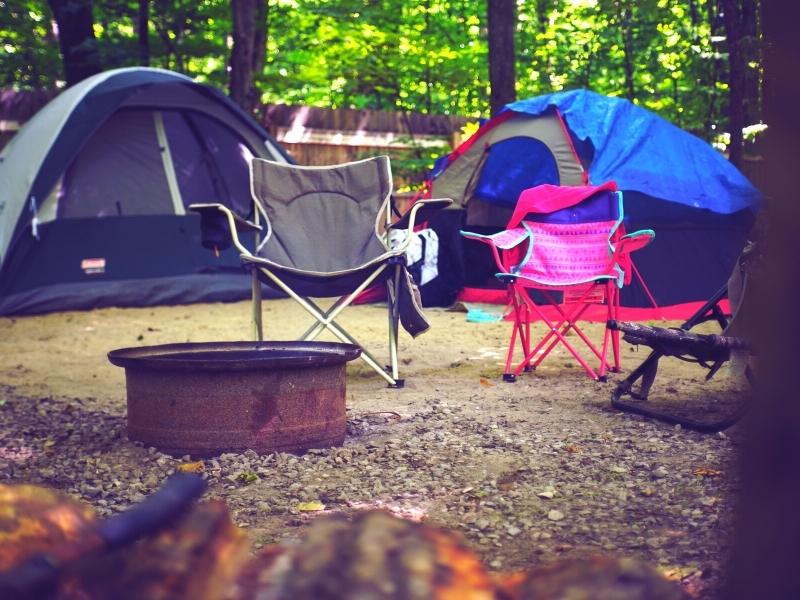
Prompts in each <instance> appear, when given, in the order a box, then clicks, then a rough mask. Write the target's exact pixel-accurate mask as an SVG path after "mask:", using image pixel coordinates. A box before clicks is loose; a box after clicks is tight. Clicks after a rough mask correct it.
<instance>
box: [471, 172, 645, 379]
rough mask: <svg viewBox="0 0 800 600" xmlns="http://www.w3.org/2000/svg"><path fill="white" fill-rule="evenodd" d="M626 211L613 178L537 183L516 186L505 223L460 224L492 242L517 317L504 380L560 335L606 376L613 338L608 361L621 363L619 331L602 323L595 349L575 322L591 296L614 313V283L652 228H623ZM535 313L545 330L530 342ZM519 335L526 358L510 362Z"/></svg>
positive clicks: (627, 274)
mask: <svg viewBox="0 0 800 600" xmlns="http://www.w3.org/2000/svg"><path fill="white" fill-rule="evenodd" d="M623 217H624V211H623V203H622V192H620V191H618V190H617V185H616V183H615V182H613V181H610V182H607V183H604V184H602V185H598V186H555V185H540V186H537V187H534V188H530V189H527V190H524V191H523V192H522V194H520V197H519V199H518V200H517V205H516V208H515V209H514V213H513V214H512V216H511V220H510V221H509V222H508V225H507V226H506V227H507V228H506V229H505V230H504V231H501V232H499V233H495V234H493V235H480V234H476V233H471V232H466V231H462V232H461V233H462V235H464V236H465V237H466V238H468V239H472V240H477V241H480V242H483V243H486V244H488V245H489V246H490V247H491V249H492V253H493V255H494V259H495V262H496V264H497V268H498V269H499V272H498V273H497V274H496V277H497V278H498V279H499V280H500V281H502V282H503V283H504V284H505V285H506V288H507V290H508V296H509V304H510V306H511V307H512V309H513V317H514V325H513V328H512V330H511V340H510V343H509V347H508V354H507V357H506V364H505V369H504V372H503V379H504V380H505V381H509V382H513V381H515V380H516V378H517V376H518V375H519V374H520V373H521V372H522V371H528V370H531V369H535V368H536V367H538V366H539V364H540V363H541V362H542V361H543V360H544V359H545V357H547V355H548V354H550V352H551V351H552V350H553V349H554V348H555V347H556V346H557V345H558V344H559V343H561V344H562V345H563V346H564V347H565V348H566V349H567V350H568V351H569V353H570V354H572V356H574V357H575V359H576V360H577V361H578V362H579V363H580V365H581V366H582V367H583V369H584V370H585V371H586V373H587V374H588V375H589V377H591V378H592V379H594V380H596V381H605V379H606V369H607V368H608V360H607V356H608V346H609V341H610V342H611V348H612V352H613V358H614V362H613V367H611V368H612V370H614V371H618V370H619V366H620V357H619V332H618V331H615V330H611V329H609V328H608V327H606V328H605V330H604V332H603V341H602V346H601V349H600V350H598V349H597V347H596V346H595V344H593V343H592V341H591V340H590V339H589V337H588V336H587V335H586V334H585V333H584V332H583V331H582V330H581V328H580V327H579V326H578V324H577V322H578V320H579V319H580V318H581V317H582V316H583V314H584V313H585V312H586V310H587V309H588V308H589V307H590V306H591V305H592V304H601V305H604V306H605V307H606V321H608V320H609V319H615V318H616V317H617V310H618V308H619V290H620V288H621V287H622V286H623V285H625V284H627V283H630V279H631V271H632V269H631V262H630V253H631V252H633V251H635V250H638V249H640V248H643V247H644V246H646V245H647V244H649V243H650V242H651V241H652V240H653V238H654V236H655V233H653V231H652V230H649V229H645V230H641V231H637V232H635V233H630V234H626V233H625V230H624V226H623V222H622V221H623ZM532 290H535V291H536V292H535V293H533V294H532V293H531V292H532ZM534 297H535V298H536V301H534ZM544 305H548V306H551V307H552V308H551V309H549V310H547V309H545V306H544ZM548 315H549V316H548ZM554 315H555V316H554ZM536 317H538V318H539V319H541V321H542V322H543V323H544V324H545V325H546V327H547V330H548V331H547V333H546V335H545V336H544V337H543V338H542V340H541V341H539V342H538V344H536V346H534V347H531V346H532V343H531V322H532V320H534V318H536ZM570 330H572V331H573V332H574V333H575V334H576V336H577V340H580V341H581V342H583V344H584V345H585V346H586V349H588V350H589V351H590V352H591V354H592V355H594V357H596V358H597V359H599V361H600V364H599V367H598V368H597V370H595V369H594V368H592V367H591V366H590V365H589V363H588V362H587V360H586V359H585V358H584V357H583V355H582V354H581V353H580V352H579V351H578V349H577V348H576V347H575V345H574V343H573V342H571V341H570V340H568V339H567V337H566V336H567V333H569V331H570ZM518 340H519V342H520V344H521V346H522V351H523V358H522V360H521V361H520V362H519V363H518V364H517V365H516V366H515V367H512V362H513V358H514V350H515V347H516V345H517V341H518ZM577 340H575V342H577ZM586 349H584V352H585V351H586Z"/></svg>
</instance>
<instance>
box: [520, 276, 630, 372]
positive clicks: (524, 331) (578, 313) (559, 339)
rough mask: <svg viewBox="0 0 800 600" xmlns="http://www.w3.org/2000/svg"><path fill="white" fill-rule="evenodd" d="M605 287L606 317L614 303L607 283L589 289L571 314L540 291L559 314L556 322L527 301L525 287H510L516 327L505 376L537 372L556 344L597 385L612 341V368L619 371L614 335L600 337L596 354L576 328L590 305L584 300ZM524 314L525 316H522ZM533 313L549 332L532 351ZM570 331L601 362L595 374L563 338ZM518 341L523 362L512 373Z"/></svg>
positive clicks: (597, 284)
mask: <svg viewBox="0 0 800 600" xmlns="http://www.w3.org/2000/svg"><path fill="white" fill-rule="evenodd" d="M600 285H605V286H606V288H607V289H606V299H607V303H608V307H609V314H614V313H613V303H614V302H615V299H616V295H615V290H614V288H613V285H608V283H607V282H603V283H595V284H593V285H591V286H588V287H587V288H586V289H585V290H584V291H583V293H582V295H581V296H580V298H579V299H578V301H577V302H576V303H575V306H574V308H573V309H572V310H571V311H566V310H564V309H563V308H562V307H561V305H559V304H558V303H557V302H556V301H555V299H554V298H553V296H552V295H551V294H550V292H549V291H548V290H546V289H540V290H539V291H540V292H541V293H542V294H543V295H544V297H545V299H546V300H547V301H548V305H549V306H552V307H553V308H554V309H555V310H556V312H557V313H558V318H557V319H550V318H548V317H547V315H546V314H545V313H544V312H543V311H542V310H541V309H540V308H539V306H538V305H537V304H536V303H535V302H534V301H533V299H532V298H531V297H530V294H529V293H528V291H527V286H521V285H518V284H516V283H514V284H511V286H510V287H511V289H512V290H513V296H512V307H513V308H514V311H515V313H516V315H515V316H516V319H515V321H516V323H515V327H514V329H513V330H512V337H511V343H510V346H509V353H508V356H507V357H506V373H511V374H512V375H513V377H516V376H518V375H519V374H520V373H521V372H522V371H525V370H529V369H531V368H533V369H536V368H537V367H538V366H539V365H540V364H541V363H542V361H543V360H544V359H545V358H546V357H547V356H548V355H549V354H550V353H551V352H552V351H553V349H554V348H555V347H556V346H557V345H558V344H559V343H561V344H563V345H564V347H565V348H566V349H567V351H569V353H570V354H572V356H573V357H574V358H575V359H576V360H577V361H578V363H579V364H580V365H581V366H582V367H583V369H584V371H586V373H587V374H588V375H589V376H590V377H591V378H592V379H594V380H596V381H600V380H602V379H604V377H605V372H606V368H607V364H608V362H607V356H608V342H609V339H611V341H612V346H613V348H614V350H615V351H614V368H615V369H616V368H619V350H618V343H615V342H616V340H615V339H614V332H609V331H608V330H606V331H605V332H604V335H603V345H602V350H598V349H597V347H596V346H595V344H594V343H593V342H592V340H591V339H589V337H588V336H587V335H586V333H585V332H584V331H583V330H582V329H581V328H580V327H579V326H578V324H577V321H578V320H579V319H580V318H581V317H582V316H583V314H584V312H586V310H587V309H588V308H589V306H590V304H589V303H587V302H585V300H586V299H587V298H588V297H590V296H591V294H592V293H594V292H595V290H596V289H597V287H598V286H600ZM523 311H524V314H523ZM531 311H532V312H534V313H535V314H536V315H537V316H538V317H539V319H540V320H541V321H542V322H543V323H544V324H545V326H546V327H547V329H548V332H547V334H546V335H545V336H544V337H543V338H542V339H541V340H540V341H539V343H538V344H537V345H536V346H535V347H534V348H533V349H530V333H529V332H530V313H531ZM570 330H572V331H574V332H575V334H576V335H577V336H578V337H579V338H580V339H581V341H582V342H583V343H584V344H585V345H586V347H587V348H588V349H589V350H590V351H591V353H592V354H593V355H594V356H595V357H596V358H597V359H598V360H599V361H600V367H599V369H598V370H595V369H593V368H592V367H591V366H590V365H589V363H588V362H587V361H586V359H585V358H584V357H583V356H582V355H581V353H580V352H579V351H578V349H577V348H575V346H574V345H573V344H572V343H570V341H569V340H568V339H567V338H566V335H567V334H568V333H569V332H570ZM517 338H519V339H520V341H521V342H522V345H523V359H522V361H521V362H520V363H519V364H518V365H517V367H516V368H514V370H513V372H512V370H511V369H512V367H511V363H512V360H513V352H514V348H515V345H516V339H517Z"/></svg>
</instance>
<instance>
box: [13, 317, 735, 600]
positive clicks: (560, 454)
mask: <svg viewBox="0 0 800 600" xmlns="http://www.w3.org/2000/svg"><path fill="white" fill-rule="evenodd" d="M265 317H266V322H267V332H268V335H269V337H270V338H272V339H291V338H292V337H294V335H296V333H297V331H298V330H302V329H303V328H304V327H303V325H304V324H305V321H304V319H302V315H301V314H300V313H299V312H297V309H296V308H295V307H294V306H293V305H292V304H290V303H289V302H288V301H272V302H269V303H268V304H267V310H266V314H265ZM247 318H248V305H247V304H246V303H238V304H234V305H197V306H189V307H164V308H157V309H103V310H98V311H91V312H74V313H62V314H58V315H46V316H41V317H28V318H18V319H0V482H3V483H9V482H28V483H31V482H32V483H40V484H44V485H48V486H52V487H56V488H58V489H61V490H64V491H67V492H68V493H70V494H73V495H75V496H76V497H79V498H82V499H83V500H85V501H87V502H89V503H90V504H92V505H93V506H94V507H95V508H96V509H97V510H98V511H99V513H100V514H106V515H107V514H111V513H114V512H116V511H119V510H121V509H124V508H125V507H127V506H130V505H131V504H132V503H135V502H138V501H140V500H141V499H142V498H143V497H144V496H146V495H147V494H149V493H150V492H152V491H154V490H155V489H156V488H158V486H159V485H160V484H161V482H162V481H163V479H164V478H165V477H166V476H167V475H169V474H170V473H172V472H174V471H175V470H176V469H178V468H179V467H181V466H182V465H183V468H189V469H201V468H202V469H203V472H204V473H205V475H206V476H207V478H208V482H209V484H210V485H209V490H208V492H207V495H208V496H209V497H217V498H223V499H224V500H225V501H226V502H227V504H228V506H229V507H230V509H231V512H232V515H233V517H234V520H235V521H236V522H237V524H239V525H240V526H241V527H245V528H247V530H248V531H250V534H251V537H252V540H253V542H254V544H255V546H256V547H261V546H263V545H266V544H270V543H273V542H275V541H279V540H281V539H283V538H286V537H295V536H298V535H299V534H300V533H301V532H302V531H303V529H304V528H305V527H306V525H307V523H308V522H309V521H310V520H311V519H313V518H314V517H315V516H316V515H318V514H320V513H321V512H330V511H346V512H349V511H355V510H359V509H364V508H373V507H376V506H377V507H384V508H386V509H388V510H390V511H392V512H394V513H395V514H399V515H402V516H405V517H408V518H413V519H427V520H429V521H431V522H434V523H437V524H442V525H446V526H449V527H452V528H454V529H456V530H458V531H460V532H461V533H462V534H464V535H465V537H466V538H467V539H468V540H469V542H470V543H471V544H472V546H473V547H474V548H475V550H477V551H478V552H479V553H480V554H481V556H482V558H483V559H484V561H485V562H486V564H488V565H490V567H491V568H493V569H496V570H509V569H517V568H522V567H525V566H527V565H530V564H533V563H540V562H545V561H548V560H552V559H553V558H556V557H558V556H576V555H581V554H588V553H597V552H610V553H616V554H620V555H623V556H630V557H634V558H638V559H642V560H645V561H648V562H650V563H652V564H656V565H658V566H659V567H660V568H662V569H663V570H664V571H666V572H667V573H668V574H669V575H670V576H672V577H674V578H684V579H685V582H686V584H687V586H688V587H689V588H691V589H692V590H694V591H695V592H697V591H698V590H699V593H700V594H701V595H702V597H709V596H713V595H714V592H716V591H717V590H718V589H719V586H720V582H721V577H722V573H721V565H723V564H724V562H725V560H726V554H727V550H728V536H729V534H730V531H731V506H732V503H733V495H734V493H735V490H736V486H737V480H736V471H735V464H734V463H735V449H736V446H737V440H738V437H739V434H738V432H737V430H736V429H733V430H730V431H729V432H727V434H715V435H707V434H706V435H704V434H698V433H694V432H690V431H685V430H682V429H680V428H675V427H671V426H667V425H664V424H659V423H653V422H649V421H646V420H643V419H641V418H639V417H636V416H631V415H623V414H619V413H616V412H614V411H612V410H611V409H610V408H609V407H608V396H609V393H610V390H611V386H612V385H613V381H612V382H611V383H607V384H598V383H595V382H592V381H590V380H589V379H588V378H587V377H585V375H584V374H583V373H582V371H581V370H580V369H579V368H576V367H575V366H574V365H573V362H572V361H571V360H570V359H568V357H567V356H565V355H564V354H563V353H562V354H556V355H555V356H553V357H551V358H549V359H548V360H547V361H546V362H545V363H544V364H543V366H542V367H541V368H540V369H539V370H537V371H536V372H535V373H529V374H526V375H525V376H523V377H521V378H520V380H519V381H518V382H517V383H515V384H506V383H503V382H502V381H501V380H500V374H501V373H502V364H501V361H502V353H503V346H504V342H505V338H506V335H507V334H508V329H509V324H508V323H498V324H470V323H466V322H465V318H464V314H463V313H458V312H447V311H431V312H430V318H431V321H432V324H433V330H432V331H431V332H429V333H427V334H425V335H424V336H422V337H420V338H418V339H417V340H413V341H412V340H411V339H410V338H407V337H405V338H402V340H401V356H402V357H404V360H403V363H404V365H403V369H404V373H403V375H404V376H405V377H406V378H407V381H408V385H407V387H406V388H405V389H403V390H390V389H386V388H385V387H384V385H383V383H382V382H381V380H379V379H378V378H377V376H374V375H370V373H369V371H368V370H367V369H366V367H363V366H361V365H360V364H352V365H351V366H350V367H348V374H349V377H348V399H347V401H348V415H349V421H348V437H347V441H346V443H345V445H344V446H343V447H340V448H334V449H327V450H312V451H310V452H308V453H307V454H305V455H303V456H294V455H288V454H269V455H263V456H259V455H257V454H255V453H254V452H251V451H248V452H245V453H244V454H224V455H221V456H219V457H217V458H213V459H206V460H204V461H203V462H202V464H199V463H195V462H194V461H192V460H191V458H190V457H188V456H186V457H170V456H167V455H164V454H161V453H160V452H158V451H157V450H156V449H154V448H146V447H142V446H141V445H139V444H137V443H132V442H130V441H128V439H127V437H126V431H125V390H124V376H123V372H122V370H121V369H117V368H115V367H112V366H110V365H109V364H108V363H107V362H106V358H105V354H106V353H107V352H108V350H110V349H113V348H116V347H122V346H130V345H144V344H155V343H166V342H175V341H189V340H190V341H204V340H232V339H242V338H243V337H246V332H247V331H248V329H247ZM384 323H385V313H384V312H383V311H381V310H380V309H379V308H378V307H375V306H362V307H355V308H354V312H353V313H352V315H351V317H350V319H349V320H344V324H345V326H346V327H348V329H349V330H351V332H352V333H354V334H355V335H356V337H357V338H359V339H363V340H364V341H367V340H371V341H373V342H374V341H382V340H383V337H384V331H383V329H382V326H383V325H384ZM589 331H590V333H594V334H597V333H598V332H599V329H598V328H597V327H596V326H595V327H590V328H589ZM243 334H244V335H243ZM367 345H368V346H369V345H370V344H369V343H367ZM634 350H635V349H634V348H631V347H627V346H626V347H625V348H623V351H624V358H625V361H626V363H625V364H624V365H623V366H624V367H626V368H627V369H630V368H632V367H633V366H635V365H636V364H637V363H638V362H639V361H640V360H641V359H642V358H643V357H644V350H642V351H641V352H639V353H638V354H636V353H635V352H634ZM664 368H665V372H664V373H663V376H660V378H659V384H660V386H661V387H660V389H661V390H663V391H662V394H663V396H664V397H665V398H666V400H665V401H667V402H669V401H672V402H674V403H676V404H681V403H683V404H685V405H687V406H689V407H690V408H691V407H693V406H694V407H696V406H697V405H698V402H699V401H703V402H704V403H707V402H708V401H709V399H712V400H713V399H714V398H718V399H719V401H718V404H719V405H722V406H725V405H726V404H725V403H726V402H728V401H729V399H730V398H731V397H732V396H733V392H731V391H730V389H731V387H732V385H733V384H732V383H731V381H730V380H728V379H726V378H725V374H724V373H723V374H722V377H721V378H720V381H718V382H717V383H716V384H715V386H712V388H711V391H710V392H709V391H707V390H708V388H703V387H702V385H703V384H702V383H701V379H702V376H703V375H704V372H703V370H702V369H699V368H698V367H696V366H694V365H686V364H684V363H679V362H678V363H677V364H675V365H672V364H670V365H665V366H664ZM613 377H617V378H618V377H619V376H613ZM613 377H612V378H613ZM676 398H679V399H680V400H676Z"/></svg>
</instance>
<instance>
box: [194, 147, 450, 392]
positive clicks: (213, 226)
mask: <svg viewBox="0 0 800 600" xmlns="http://www.w3.org/2000/svg"><path fill="white" fill-rule="evenodd" d="M250 185H251V193H252V196H253V206H254V211H253V215H254V217H253V221H246V220H245V219H243V218H241V217H240V216H238V215H236V214H235V213H233V212H232V211H231V210H230V209H228V208H226V207H224V206H222V205H220V204H193V205H191V206H190V208H191V209H192V210H195V211H198V212H200V214H201V228H202V229H203V236H204V242H203V243H204V245H206V246H211V245H214V246H217V245H219V244H223V245H224V244H225V243H228V244H229V243H233V244H234V246H235V247H236V248H237V249H238V250H239V252H240V254H241V260H242V263H243V265H244V266H245V268H248V269H250V270H251V272H252V273H253V307H254V309H253V323H254V329H255V335H256V338H257V339H259V340H260V339H262V337H263V333H262V326H261V307H260V300H261V298H260V291H261V288H260V285H259V283H258V282H259V281H261V282H263V283H265V284H266V285H268V286H270V287H272V288H274V289H277V290H280V291H282V292H285V293H286V294H287V295H288V296H289V297H291V298H293V299H294V300H296V301H297V302H298V303H299V304H300V305H301V306H302V307H303V308H304V309H305V310H306V311H307V312H308V313H309V314H310V315H311V316H312V317H313V318H314V320H315V322H314V324H313V325H312V326H311V327H310V328H309V329H308V330H307V331H306V332H305V333H304V334H303V335H302V336H301V337H300V339H301V340H305V341H308V340H312V339H314V338H315V337H317V336H318V335H319V334H320V333H322V332H323V331H324V330H328V331H330V332H331V333H332V334H333V335H334V336H336V337H337V338H338V339H340V340H341V341H343V342H347V343H353V344H357V345H359V346H361V348H362V354H361V356H362V358H363V359H364V360H365V361H366V362H367V364H369V365H370V367H372V368H373V369H374V370H375V371H376V372H377V373H379V374H380V375H381V376H382V377H383V378H384V379H385V380H386V381H387V382H388V383H389V385H390V386H393V387H402V385H403V380H402V379H400V378H399V373H398V359H397V333H398V324H402V325H403V327H404V329H406V330H407V331H408V332H409V333H410V334H411V335H412V336H416V335H418V334H420V333H422V332H424V331H425V330H427V329H428V327H429V325H428V322H427V321H426V320H425V317H424V316H423V314H422V312H421V308H420V305H419V302H418V298H417V297H416V295H415V294H416V288H415V286H414V283H413V281H412V280H411V278H410V276H409V274H408V272H407V271H406V265H405V257H404V252H405V250H406V246H407V244H408V240H409V239H410V235H406V236H405V238H404V239H405V241H404V242H403V243H401V244H398V245H395V246H394V247H391V248H390V246H389V243H388V237H389V232H390V231H392V230H398V229H401V230H405V231H407V232H410V231H412V229H413V227H414V221H415V219H416V214H417V212H418V211H420V210H423V209H425V210H427V209H430V208H441V207H444V206H446V205H448V204H449V203H450V202H451V201H450V200H441V199H436V200H425V201H422V202H418V203H416V204H414V206H413V207H412V208H411V209H410V210H409V211H408V213H406V214H405V215H403V217H402V218H401V219H400V220H399V221H397V222H396V223H394V224H393V223H392V207H391V193H392V173H391V167H390V163H389V158H388V157H386V156H378V157H374V158H369V159H366V160H361V161H356V162H351V163H346V164H341V165H333V166H326V167H302V166H297V165H290V164H285V163H277V162H272V161H268V160H263V159H258V158H253V159H251V162H250ZM221 221H224V227H221V225H223V223H221ZM248 229H250V230H256V231H258V232H259V233H257V234H256V235H257V238H256V248H255V249H254V250H253V251H251V250H249V249H248V248H246V247H245V246H244V245H243V244H242V242H241V241H240V239H239V237H238V235H237V231H239V232H241V231H242V230H248ZM262 231H263V239H261V240H260V241H259V239H258V238H259V237H260V232H262ZM377 281H385V282H386V285H387V291H388V294H387V297H388V312H389V367H387V368H386V369H385V368H384V367H382V366H381V363H380V362H379V361H378V360H377V359H376V358H375V357H374V356H373V355H372V354H370V353H369V352H368V351H367V350H366V349H365V348H364V347H363V346H362V345H361V344H359V342H358V341H357V340H355V339H354V338H353V337H352V336H351V335H350V334H349V333H347V331H346V330H345V329H344V328H343V327H342V326H341V325H339V324H338V323H337V322H336V318H337V317H338V316H339V315H340V314H341V312H342V311H343V310H344V309H345V308H346V307H347V306H348V305H350V304H351V303H352V301H353V300H354V299H355V298H356V297H357V296H358V295H359V294H360V293H361V292H362V291H363V290H364V289H366V288H367V287H368V286H370V285H371V284H373V283H375V282H377ZM311 297H314V298H337V300H336V301H335V302H334V303H333V305H332V306H331V307H330V308H328V309H327V310H326V309H323V308H321V307H320V306H318V305H317V304H316V303H315V302H314V301H313V300H311Z"/></svg>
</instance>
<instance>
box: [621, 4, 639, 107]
mask: <svg viewBox="0 0 800 600" xmlns="http://www.w3.org/2000/svg"><path fill="white" fill-rule="evenodd" d="M620 22H621V24H622V52H623V66H624V68H625V95H626V96H627V98H628V100H630V101H631V102H633V100H634V98H636V88H635V87H634V85H633V56H632V55H633V38H632V37H631V7H630V6H629V5H628V4H627V3H625V6H623V7H622V10H621V13H620Z"/></svg>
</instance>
